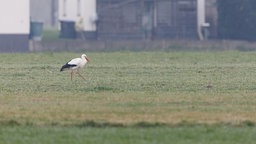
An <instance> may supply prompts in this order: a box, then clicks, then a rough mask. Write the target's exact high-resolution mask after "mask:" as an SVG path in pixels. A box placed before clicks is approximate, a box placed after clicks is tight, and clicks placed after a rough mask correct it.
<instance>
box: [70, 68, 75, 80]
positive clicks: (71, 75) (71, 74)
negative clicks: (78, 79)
mask: <svg viewBox="0 0 256 144" xmlns="http://www.w3.org/2000/svg"><path fill="white" fill-rule="evenodd" d="M73 72H74V71H73V70H71V72H70V78H71V80H72V77H73Z"/></svg>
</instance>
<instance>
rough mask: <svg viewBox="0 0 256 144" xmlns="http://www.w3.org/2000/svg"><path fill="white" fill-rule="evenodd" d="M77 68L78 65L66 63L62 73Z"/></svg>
mask: <svg viewBox="0 0 256 144" xmlns="http://www.w3.org/2000/svg"><path fill="white" fill-rule="evenodd" d="M75 66H77V65H74V64H68V63H66V64H65V65H63V66H62V67H61V69H60V71H64V70H65V69H70V68H72V67H75Z"/></svg>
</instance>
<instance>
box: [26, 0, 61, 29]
mask: <svg viewBox="0 0 256 144" xmlns="http://www.w3.org/2000/svg"><path fill="white" fill-rule="evenodd" d="M30 18H31V20H32V21H39V22H43V23H44V27H45V28H52V27H57V26H58V0H30Z"/></svg>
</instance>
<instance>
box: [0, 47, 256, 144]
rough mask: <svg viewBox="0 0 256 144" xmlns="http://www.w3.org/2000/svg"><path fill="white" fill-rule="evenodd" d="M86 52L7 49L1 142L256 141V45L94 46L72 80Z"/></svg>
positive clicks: (0, 106) (0, 100) (2, 71)
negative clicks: (253, 48) (73, 66)
mask: <svg viewBox="0 0 256 144" xmlns="http://www.w3.org/2000/svg"><path fill="white" fill-rule="evenodd" d="M80 55H81V54H80V53H67V52H66V53H65V52H63V53H52V52H46V53H22V54H16V53H13V54H0V60H1V62H2V64H1V67H0V77H1V81H0V85H1V87H0V88H1V93H0V140H1V141H3V142H5V143H84V142H87V143H169V142H170V141H175V143H176V144H179V143H180V144H183V143H218V144H221V143H223V144H229V143H230V144H231V143H232V144H234V143H242V142H245V143H253V142H254V141H255V138H254V135H255V134H256V127H255V123H256V115H255V112H256V93H255V92H256V85H255V84H256V73H255V70H256V63H255V62H256V52H239V51H219V52H207V51H197V52H186V51H179V52H174V51H169V52H128V51H126V52H105V53H103V52H88V53H87V56H88V57H89V58H90V60H91V61H90V63H88V65H87V67H86V68H85V69H83V70H82V71H81V73H82V75H84V76H85V77H86V80H85V81H84V80H83V79H81V78H80V77H78V75H75V77H73V81H71V80H70V73H69V71H65V72H59V70H60V67H61V66H62V65H63V64H65V62H67V61H68V60H70V59H71V58H75V57H80ZM10 136H13V138H11V137H10ZM238 136H239V139H238ZM24 137H25V139H24ZM48 138H50V139H48Z"/></svg>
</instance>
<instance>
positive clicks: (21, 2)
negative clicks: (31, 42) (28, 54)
mask: <svg viewBox="0 0 256 144" xmlns="http://www.w3.org/2000/svg"><path fill="white" fill-rule="evenodd" d="M0 20H1V23H0V51H1V52H17V51H20V52H23V51H28V39H29V31H30V26H29V25H30V22H29V21H30V20H29V0H0Z"/></svg>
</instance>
